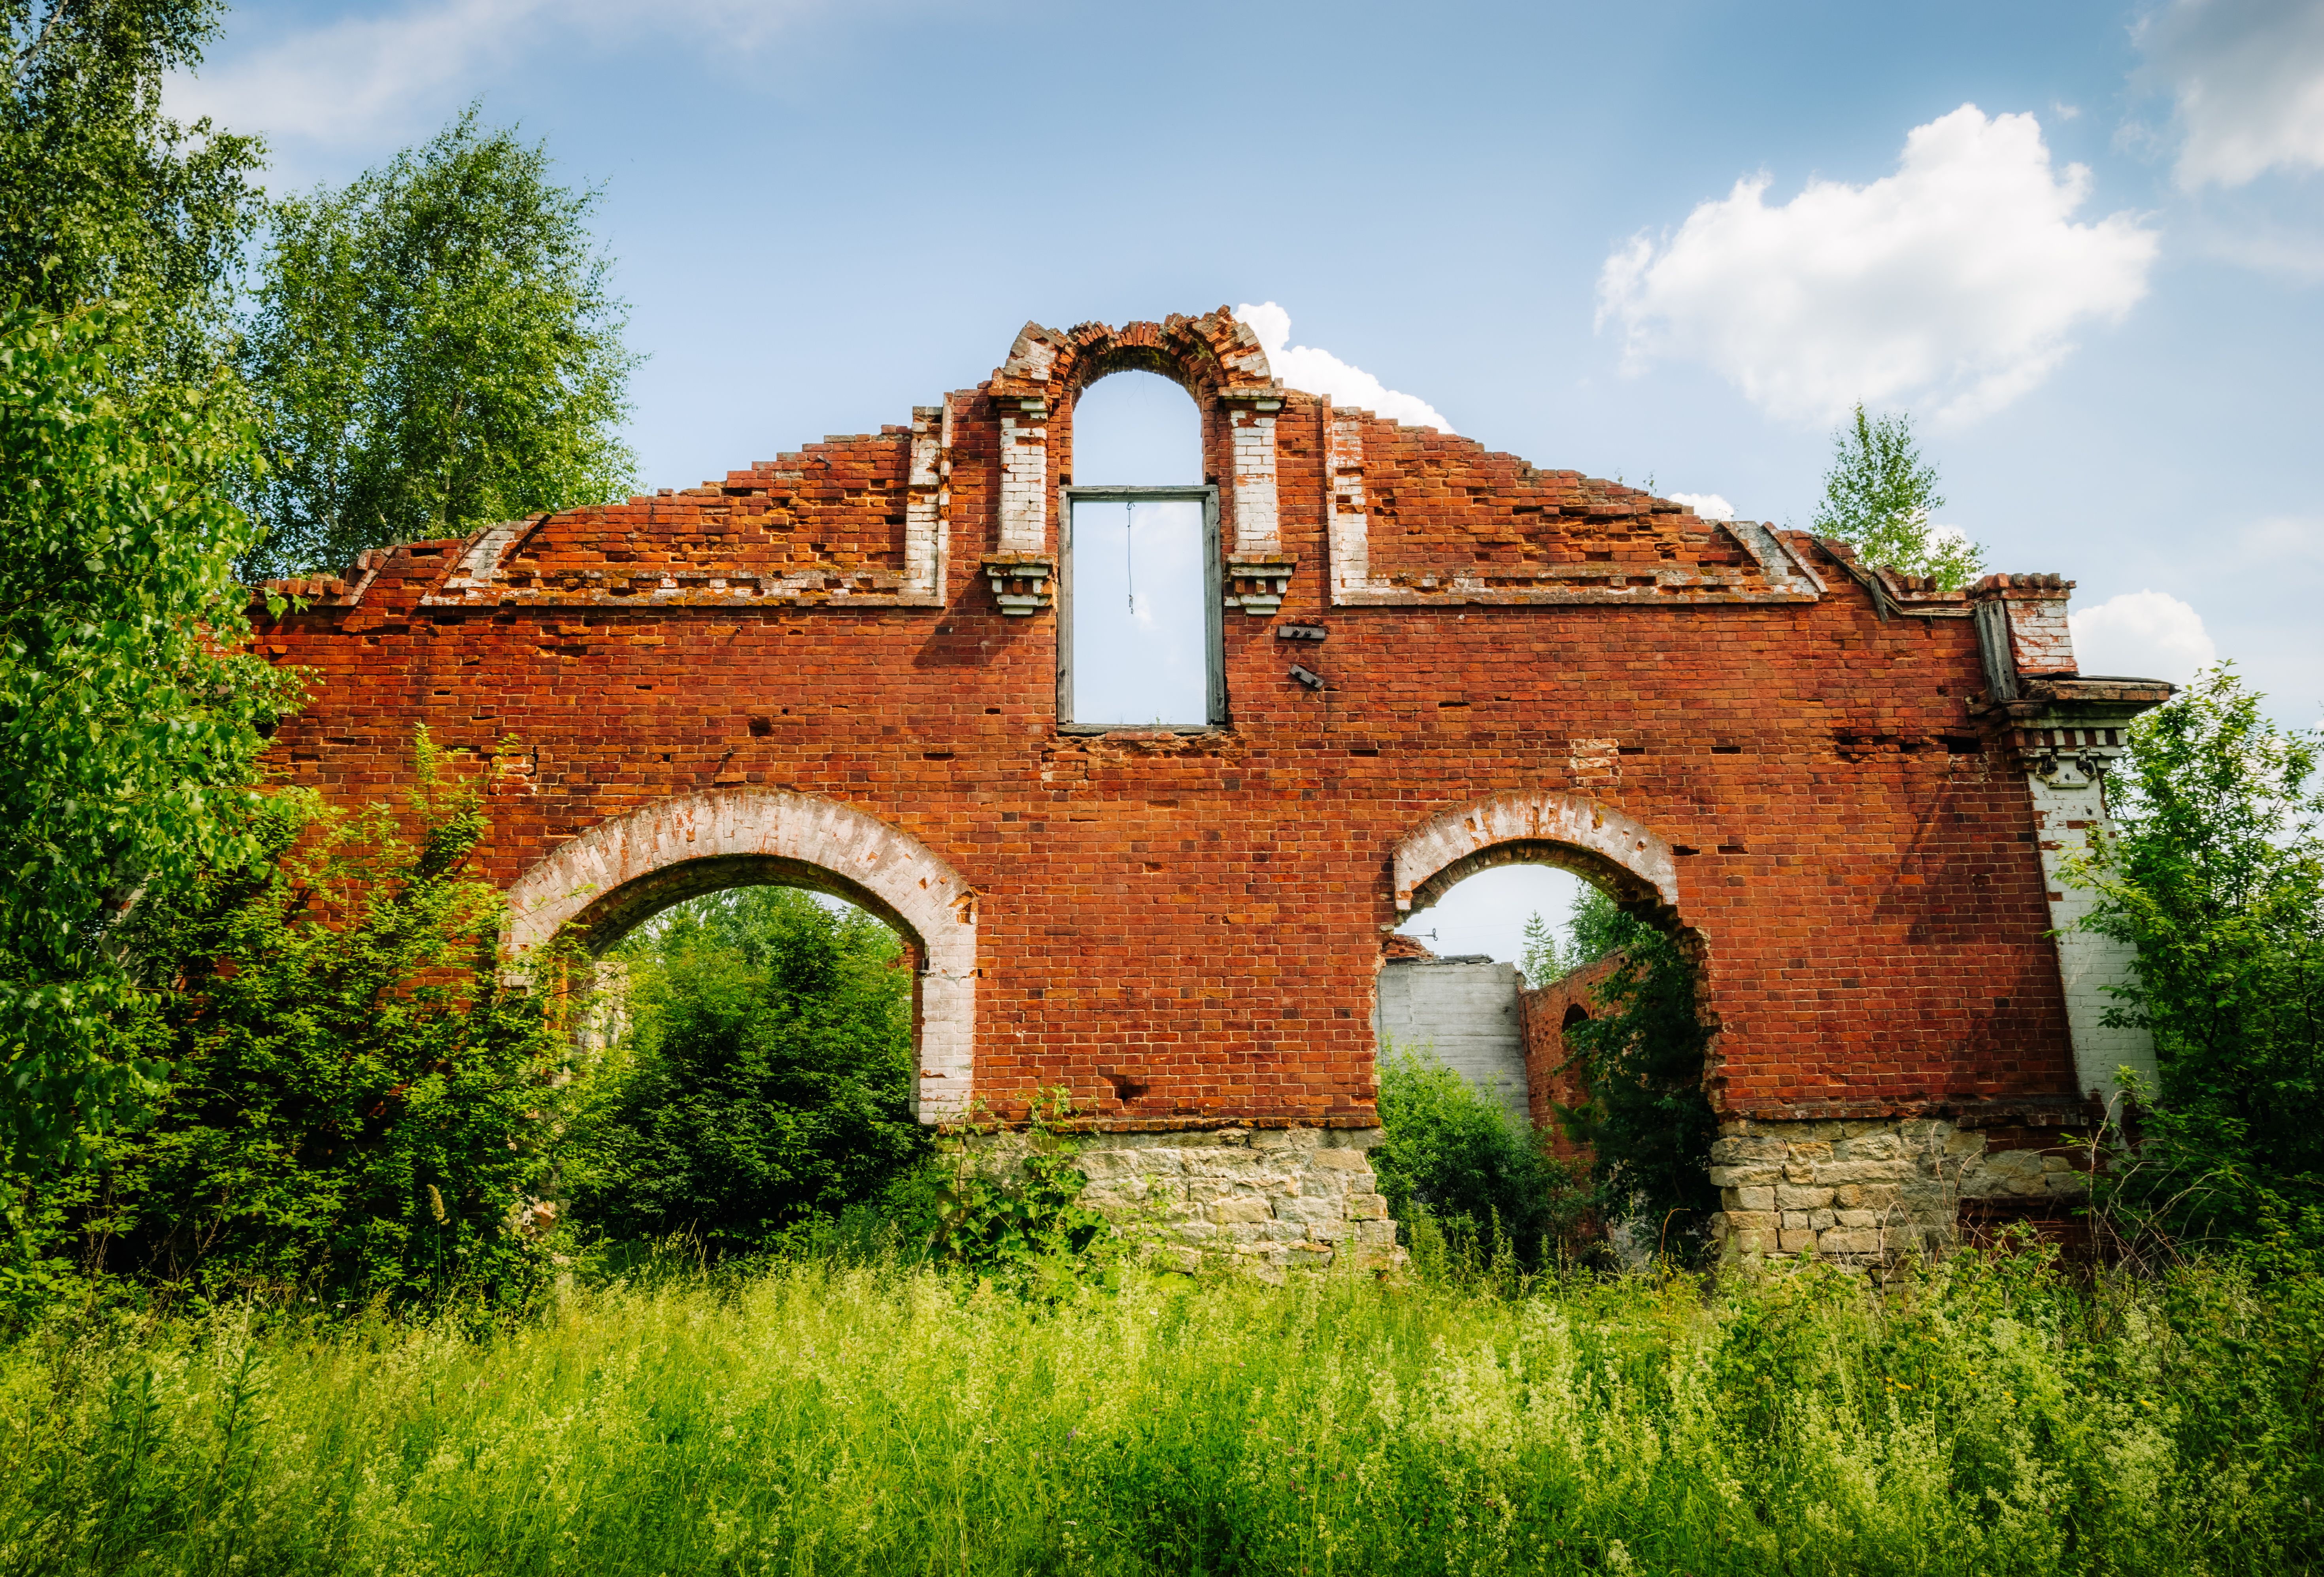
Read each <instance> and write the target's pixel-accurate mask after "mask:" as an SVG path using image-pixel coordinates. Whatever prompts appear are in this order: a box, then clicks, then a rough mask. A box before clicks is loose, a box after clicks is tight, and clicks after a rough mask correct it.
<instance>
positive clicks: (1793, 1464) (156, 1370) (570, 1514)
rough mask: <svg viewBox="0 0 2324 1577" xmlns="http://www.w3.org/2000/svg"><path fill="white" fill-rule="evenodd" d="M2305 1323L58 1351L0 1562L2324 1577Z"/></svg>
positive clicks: (2150, 1299)
mask: <svg viewBox="0 0 2324 1577" xmlns="http://www.w3.org/2000/svg"><path fill="white" fill-rule="evenodd" d="M2320 1308H2324V1297H2319V1286H2318V1284H2317V1283H2316V1281H2315V1280H2314V1279H2313V1278H2308V1279H2304V1280H2300V1281H2295V1282H2288V1283H2279V1284H2276V1285H2273V1286H2255V1285H2253V1284H2252V1283H2251V1282H2250V1281H2249V1280H2248V1279H2246V1278H2245V1277H2241V1276H2239V1275H2238V1274H2236V1272H2235V1271H2234V1270H2232V1269H2231V1268H2223V1267H2220V1266H2216V1265H2212V1266H2204V1267H2199V1268H2194V1269H2191V1270H2188V1271H2184V1272H2181V1273H2176V1274H2173V1275H2172V1276H2168V1277H2163V1278H2160V1279H2158V1280H2153V1281H2145V1282H2135V1281H2127V1280H2116V1279H2114V1278H2110V1277H2098V1278H2095V1279H2090V1280H2069V1279H2067V1278H2064V1277H2060V1276H2059V1275H2058V1274H2057V1273H2056V1271H2055V1270H2054V1268H2052V1267H2050V1266H2049V1265H2048V1264H2046V1263H2045V1262H2044V1261H2043V1258H2042V1256H2040V1255H2039V1254H2038V1253H2034V1252H2030V1251H2019V1252H2015V1253H2001V1254H1996V1255H1991V1256H1987V1255H1979V1254H1963V1255H1958V1256H1955V1257H1953V1258H1951V1259H1948V1260H1947V1261H1945V1262H1943V1263H1941V1264H1940V1265H1938V1266H1936V1267H1934V1268H1931V1269H1929V1270H1927V1271H1925V1272H1923V1273H1920V1274H1917V1275H1913V1276H1908V1277H1904V1278H1902V1279H1899V1280H1895V1281H1892V1282H1891V1283H1890V1284H1889V1285H1888V1286H1886V1287H1885V1288H1884V1287H1883V1286H1880V1285H1879V1284H1877V1283H1876V1282H1875V1281H1874V1280H1873V1279H1872V1278H1870V1277H1863V1276H1858V1275H1847V1274H1842V1273H1839V1272H1836V1271H1832V1270H1830V1269H1826V1268H1821V1267H1805V1268H1801V1269H1799V1270H1796V1271H1783V1272H1771V1273H1767V1274H1765V1275H1762V1276H1757V1277H1728V1278H1725V1279H1723V1280H1722V1281H1721V1282H1720V1284H1719V1285H1718V1286H1717V1287H1716V1288H1712V1287H1710V1286H1706V1285H1704V1284H1702V1283H1701V1282H1698V1281H1696V1280H1695V1279H1693V1278H1692V1277H1627V1278H1622V1279H1618V1280H1595V1279H1590V1278H1581V1277H1574V1278H1558V1279H1553V1280H1550V1281H1549V1282H1547V1283H1546V1284H1545V1286H1544V1287H1543V1288H1542V1290H1540V1291H1538V1292H1536V1293H1535V1294H1533V1295H1532V1296H1521V1297H1516V1298H1500V1297H1492V1296H1478V1295H1477V1294H1475V1293H1472V1292H1470V1291H1467V1290H1464V1289H1462V1288H1459V1287H1452V1286H1431V1285H1428V1284H1425V1283H1424V1284H1418V1285H1416V1284H1414V1283H1412V1282H1410V1281H1397V1280H1391V1281H1389V1282H1387V1283H1385V1284H1382V1283H1375V1282H1374V1281H1372V1280H1371V1279H1370V1278H1369V1277H1299V1278H1296V1279H1295V1281H1294V1283H1293V1285H1290V1286H1284V1287H1268V1286H1259V1285H1257V1284H1255V1283H1253V1282H1250V1281H1248V1280H1244V1279H1240V1278H1238V1279H1230V1280H1222V1281H1219V1282H1215V1283H1207V1284H1206V1283H1200V1282H1194V1281H1190V1280H1188V1279H1186V1278H1184V1277H1168V1278H1164V1277H1151V1278H1148V1277H1138V1276H1131V1277H1127V1278H1126V1279H1125V1282H1124V1285H1123V1286H1122V1287H1121V1289H1120V1291H1119V1292H1117V1293H1113V1294H1111V1295H1107V1294H1100V1293H1095V1292H1082V1293H1078V1294H1074V1295H1073V1296H1065V1297H1061V1298H1058V1299H1056V1300H1055V1301H1047V1302H1037V1301H1028V1300H1024V1299H1019V1298H1013V1297H1007V1296H989V1295H987V1294H985V1293H984V1292H983V1291H982V1289H976V1290H966V1289H964V1288H963V1287H962V1286H961V1285H960V1283H959V1282H958V1281H957V1280H953V1279H947V1278H945V1277H942V1276H940V1275H938V1274H936V1272H934V1271H933V1270H928V1269H921V1270H916V1271H906V1270H899V1269H897V1268H891V1267H886V1266H881V1265H865V1266H846V1265H841V1266H836V1267H835V1266H833V1265H831V1264H829V1263H828V1262H796V1261H795V1262H790V1263H783V1264H778V1265H775V1266H773V1267H771V1268H768V1269H766V1270H764V1271H763V1272H761V1273H760V1274H757V1275H754V1276H751V1277H731V1276H727V1275H723V1274H713V1275H710V1276H706V1277H677V1276H672V1277H664V1278H661V1279H659V1280H658V1281H654V1282H650V1283H647V1284H641V1283H640V1282H639V1281H638V1280H636V1279H630V1280H627V1281H625V1282H624V1283H623V1284H622V1285H619V1286H613V1287H611V1288H606V1289H602V1290H593V1289H589V1288H586V1287H584V1288H577V1289H576V1290H575V1291H573V1292H572V1293H571V1294H569V1295H567V1296H563V1297H560V1298H559V1299H558V1301H557V1302H556V1303H555V1304H554V1305H549V1306H548V1307H547V1308H545V1309H544V1310H543V1312H542V1314H540V1315H539V1317H538V1318H535V1319H531V1320H526V1321H521V1322H518V1323H513V1324H512V1325H510V1326H508V1327H506V1328H504V1329H503V1330H500V1331H496V1332H493V1333H491V1334H490V1335H489V1337H487V1338H486V1339H483V1340H477V1339H472V1338H470V1337H469V1336H467V1335H466V1334H465V1333H463V1331H462V1330H461V1329H460V1327H459V1326H458V1324H457V1323H455V1322H453V1321H451V1320H448V1319H445V1320H438V1321H435V1322H429V1323H395V1322H392V1321H387V1320H381V1319H375V1318H364V1319H362V1320H359V1321H356V1322H354V1323H351V1324H350V1325H348V1326H346V1327H344V1328H342V1329H338V1330H336V1331H333V1330H323V1329H317V1328H316V1327H314V1326H313V1325H311V1324H309V1323H306V1322H302V1321H299V1320H296V1319H292V1318H284V1317H281V1316H273V1317H269V1316H266V1315H264V1314H263V1313H260V1312H257V1311H244V1310H235V1309H225V1310H218V1311H215V1312H213V1313H211V1314H208V1315H207V1316H206V1317H203V1318H201V1319H198V1320H189V1321H183V1322H168V1323H159V1324H152V1323H124V1324H118V1325H111V1326H108V1325H105V1324H101V1323H95V1324H77V1323H69V1322H59V1323H57V1324H55V1325H53V1326H51V1327H49V1328H47V1329H44V1330H42V1332H40V1333H36V1334H35V1335H34V1336H33V1337H32V1338H31V1339H29V1340H25V1341H23V1342H18V1343H16V1344H15V1345H14V1346H13V1347H11V1348H10V1349H8V1350H6V1351H0V1569H5V1570H9V1571H35V1570H38V1571H69V1572H81V1571H113V1570H135V1571H139V1572H152V1573H156V1574H166V1573H174V1572H217V1571H226V1570H236V1571H248V1572H360V1571H374V1570H384V1571H399V1572H403V1571H427V1572H439V1573H447V1574H448V1573H459V1572H493V1573H499V1572H550V1571H569V1572H591V1573H597V1574H602V1577H624V1574H626V1573H631V1572H637V1573H656V1572H768V1571H774V1572H822V1573H857V1572H862V1573H882V1574H884V1573H890V1572H932V1571H939V1570H943V1571H962V1572H1066V1571H1075V1570H1084V1571H1090V1572H1103V1573H1120V1574H1128V1573H1145V1572H1169V1573H1173V1574H1174V1577H1175V1574H1178V1573H1185V1572H1213V1573H1216V1572H1238V1573H1254V1574H1262V1577H1263V1574H1271V1573H1286V1574H1289V1573H1311V1572H1312V1573H1334V1572H1336V1573H1348V1572H1364V1573H1377V1574H1379V1577H1405V1574H1407V1573H1409V1574H1422V1573H1425V1574H1428V1577H1441V1574H1443V1573H1446V1572H1461V1573H1465V1574H1471V1577H1490V1574H1498V1573H1516V1572H1547V1573H1559V1574H1571V1577H1581V1574H1582V1573H1585V1572H1597V1573H1609V1572H1637V1573H1646V1572H1657V1573H1664V1572H1670V1573H1674V1572H1687V1573H1691V1574H1692V1577H1760V1574H1762V1573H1767V1572H1783V1573H1786V1574H1787V1577H1866V1574H1871V1577H1887V1574H1895V1577H1919V1574H1922V1573H1930V1572H1939V1573H1950V1572H1977V1573H1984V1574H1989V1577H2019V1574H2028V1577H2066V1574H2069V1573H2073V1574H2085V1573H2133V1572H2135V1573H2140V1574H2141V1577H2146V1574H2155V1577H2165V1574H2174V1573H2181V1572H2184V1573H2197V1572H2200V1573H2206V1574H2209V1577H2242V1574H2249V1577H2276V1574H2278V1573H2285V1572H2312V1571H2314V1570H2316V1569H2317V1566H2318V1564H2319V1562H2324V1449H2320V1448H2324V1438H2319V1434H2320V1433H2324V1432H2320V1431H2319V1416H2318V1410H2317V1408H2316V1406H2315V1401H2314V1386H2315V1383H2316V1376H2317V1374H2318V1373H2319V1370H2324V1322H2320V1321H2319V1309H2320Z"/></svg>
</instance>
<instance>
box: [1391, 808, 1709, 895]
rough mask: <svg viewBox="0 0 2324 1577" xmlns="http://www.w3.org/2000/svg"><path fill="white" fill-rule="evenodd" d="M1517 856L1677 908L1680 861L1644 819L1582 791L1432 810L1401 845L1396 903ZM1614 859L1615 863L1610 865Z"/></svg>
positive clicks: (1433, 891)
mask: <svg viewBox="0 0 2324 1577" xmlns="http://www.w3.org/2000/svg"><path fill="white" fill-rule="evenodd" d="M1497 852H1500V853H1505V854H1507V855H1508V857H1511V858H1516V859H1526V860H1532V861H1535V862H1539V863H1544V864H1552V865H1563V866H1566V867H1568V868H1570V869H1572V871H1575V872H1577V873H1579V874H1581V875H1583V876H1588V877H1592V878H1595V879H1598V880H1600V881H1611V882H1612V883H1613V884H1614V885H1615V886H1616V887H1618V888H1619V889H1623V890H1624V891H1623V892H1622V896H1624V897H1626V898H1632V899H1644V898H1646V897H1648V896H1650V895H1651V896H1652V897H1653V898H1654V899H1656V900H1657V901H1658V902H1659V903H1660V904H1661V905H1662V906H1663V907H1664V908H1667V909H1672V910H1675V909H1676V908H1678V861H1677V860H1676V859H1675V858H1674V856H1673V854H1672V853H1671V846H1670V844H1667V843H1665V841H1664V840H1663V839H1662V838H1661V836H1659V835H1657V834H1655V832H1654V831H1653V830H1652V829H1651V828H1649V827H1647V826H1646V824H1645V823H1643V822H1640V821H1638V820H1637V819H1636V818H1634V817H1631V816H1625V815H1623V814H1622V813H1621V812H1620V811H1618V810H1615V809H1613V808H1612V807H1609V806H1604V805H1600V804H1599V803H1598V802H1597V801H1596V800H1594V799H1587V798H1582V796H1581V795H1578V794H1552V793H1547V792H1543V793H1533V794H1497V795H1494V796H1493V797H1492V798H1489V799H1480V800H1476V801H1474V802H1473V803H1471V804H1469V805H1464V806H1462V807H1460V808H1458V809H1457V810H1448V811H1445V812H1444V813H1443V815H1441V816H1433V817H1431V818H1430V819H1429V820H1428V821H1426V822H1425V823H1423V824H1422V825H1420V826H1419V827H1417V828H1416V829H1415V830H1414V831H1412V832H1411V833H1409V834H1407V835H1406V836H1405V837H1404V839H1403V840H1402V841H1401V842H1399V843H1398V844H1397V846H1396V907H1397V909H1398V910H1399V911H1402V912H1407V913H1408V912H1410V911H1411V910H1412V909H1414V908H1428V907H1430V906H1431V905H1433V904H1434V903H1435V901H1436V900H1437V899H1440V898H1442V897H1443V895H1444V894H1445V893H1446V892H1447V891H1449V890H1451V889H1452V886H1453V884H1454V883H1456V882H1458V881H1460V880H1461V879H1462V877H1465V876H1468V875H1470V874H1471V873H1472V872H1473V871H1478V870H1480V869H1482V868H1484V867H1485V866H1487V865H1489V864H1493V863H1497V862H1498V861H1497V860H1496V859H1495V858H1494V857H1493V856H1494V855H1495V853H1497ZM1609 867H1610V869H1609Z"/></svg>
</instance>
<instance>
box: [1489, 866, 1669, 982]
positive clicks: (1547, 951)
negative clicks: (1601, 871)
mask: <svg viewBox="0 0 2324 1577" xmlns="http://www.w3.org/2000/svg"><path fill="white" fill-rule="evenodd" d="M1642 928H1643V927H1640V926H1639V924H1638V922H1637V921H1636V920H1634V919H1632V918H1630V917H1629V916H1628V915H1626V914H1624V913H1623V912H1622V909H1621V906H1620V905H1618V904H1617V903H1616V902H1615V901H1614V900H1613V899H1612V898H1611V897H1610V896H1609V895H1608V894H1606V893H1605V892H1602V891H1600V890H1599V889H1597V888H1595V887H1591V886H1587V885H1585V886H1584V887H1583V888H1582V890H1581V891H1579V892H1577V893H1575V894H1574V895H1573V906H1572V908H1569V909H1568V910H1566V914H1565V929H1566V936H1567V940H1566V942H1565V944H1564V945H1563V946H1561V945H1559V944H1558V940H1557V933H1556V931H1555V930H1554V929H1553V928H1552V927H1551V926H1550V924H1549V922H1548V921H1546V920H1545V919H1543V918H1542V917H1541V916H1540V915H1539V914H1538V913H1535V914H1533V915H1529V916H1527V917H1526V925H1525V950H1524V951H1523V952H1522V953H1521V954H1518V958H1517V967H1518V969H1520V970H1521V971H1523V972H1524V974H1525V977H1526V981H1527V982H1529V983H1530V984H1533V985H1536V986H1541V985H1547V984H1548V983H1549V982H1551V981H1554V980H1555V979H1557V978H1558V977H1559V976H1561V975H1566V974H1571V973H1573V972H1574V971H1575V970H1577V969H1580V968H1581V967H1582V966H1583V965H1584V964H1595V963H1597V962H1598V961H1599V960H1600V959H1601V958H1604V957H1606V956H1607V955H1608V954H1613V953H1618V952H1619V951H1621V949H1622V948H1623V947H1624V946H1625V945H1628V941H1629V939H1630V937H1631V936H1634V935H1636V934H1637V932H1638V931H1640V930H1641V929H1642Z"/></svg>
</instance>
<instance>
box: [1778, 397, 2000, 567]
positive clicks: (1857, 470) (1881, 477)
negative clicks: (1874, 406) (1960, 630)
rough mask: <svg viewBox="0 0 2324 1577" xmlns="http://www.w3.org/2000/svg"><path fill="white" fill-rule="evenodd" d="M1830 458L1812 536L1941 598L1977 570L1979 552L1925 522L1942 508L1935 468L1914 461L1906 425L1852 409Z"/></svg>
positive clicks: (1899, 416)
mask: <svg viewBox="0 0 2324 1577" xmlns="http://www.w3.org/2000/svg"><path fill="white" fill-rule="evenodd" d="M1832 451H1833V452H1832V462H1831V470H1830V471H1828V472H1826V473H1825V474H1824V479H1823V501H1822V503H1820V504H1818V505H1817V506H1816V514H1815V530H1816V534H1817V535H1819V536H1823V537H1837V538H1838V539H1840V540H1841V541H1843V542H1846V543H1848V544H1849V545H1850V546H1852V547H1853V548H1855V549H1856V550H1857V552H1858V555H1859V556H1861V557H1862V558H1863V559H1864V561H1865V562H1866V563H1867V564H1870V565H1876V566H1885V567H1888V568H1891V569H1898V570H1902V571H1904V573H1905V574H1907V575H1926V576H1934V577H1935V579H1936V582H1937V584H1938V585H1939V586H1942V587H1944V588H1945V589H1946V590H1948V591H1956V590H1959V589H1960V587H1961V586H1963V585H1965V584H1967V582H1968V581H1969V578H1970V577H1971V576H1975V575H1976V574H1977V573H1978V571H1979V570H1980V569H1981V568H1982V567H1984V564H1985V549H1982V548H1980V547H1978V545H1977V544H1976V543H1974V542H1971V541H1969V540H1968V539H1965V538H1964V537H1962V536H1961V535H1960V533H1959V532H1958V531H1950V530H1946V529H1944V528H1942V527H1940V526H1937V525H1935V524H1934V523H1933V521H1932V517H1933V516H1934V514H1935V513H1936V512H1937V511H1938V510H1941V509H1942V508H1944V506H1945V501H1944V499H1943V497H1942V496H1941V495H1940V494H1939V493H1938V492H1937V471H1936V467H1935V466H1931V465H1929V464H1927V463H1926V462H1925V461H1923V459H1922V458H1921V451H1920V446H1919V445H1918V444H1916V443H1915V442H1914V438H1913V419H1912V418H1911V417H1909V416H1907V415H1905V414H1904V413H1903V412H1901V411H1899V412H1898V413H1896V414H1895V415H1894V416H1883V417H1878V418H1872V417H1867V416H1866V415H1865V413H1864V407H1863V406H1861V405H1858V407H1857V408H1856V414H1855V416H1854V418H1853V419H1851V420H1849V423H1848V424H1847V425H1846V426H1843V427H1842V428H1841V429H1840V430H1839V431H1838V432H1837V433H1835V434H1833V435H1832Z"/></svg>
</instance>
